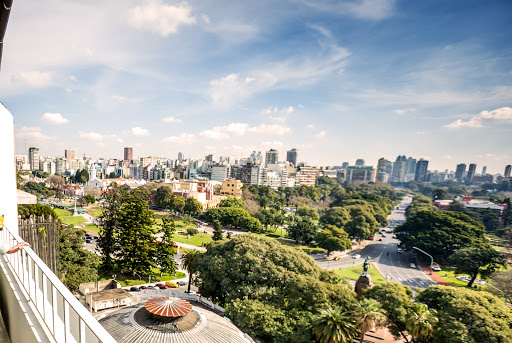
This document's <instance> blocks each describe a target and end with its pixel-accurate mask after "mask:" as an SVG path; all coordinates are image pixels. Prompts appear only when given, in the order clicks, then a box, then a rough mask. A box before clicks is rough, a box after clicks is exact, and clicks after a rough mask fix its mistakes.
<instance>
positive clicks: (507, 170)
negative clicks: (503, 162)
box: [503, 164, 512, 177]
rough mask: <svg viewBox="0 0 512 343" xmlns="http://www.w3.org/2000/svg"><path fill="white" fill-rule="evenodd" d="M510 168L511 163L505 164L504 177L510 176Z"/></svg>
mask: <svg viewBox="0 0 512 343" xmlns="http://www.w3.org/2000/svg"><path fill="white" fill-rule="evenodd" d="M511 169H512V165H510V164H509V165H507V166H505V173H504V174H503V176H504V177H510V171H511Z"/></svg>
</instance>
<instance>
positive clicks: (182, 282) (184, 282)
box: [177, 280, 187, 286]
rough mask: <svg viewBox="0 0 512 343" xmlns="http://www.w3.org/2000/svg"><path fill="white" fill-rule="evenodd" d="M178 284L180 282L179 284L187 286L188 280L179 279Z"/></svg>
mask: <svg viewBox="0 0 512 343" xmlns="http://www.w3.org/2000/svg"><path fill="white" fill-rule="evenodd" d="M177 284H178V285H180V286H186V285H187V282H186V281H183V280H181V281H178V282H177Z"/></svg>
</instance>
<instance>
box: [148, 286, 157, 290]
mask: <svg viewBox="0 0 512 343" xmlns="http://www.w3.org/2000/svg"><path fill="white" fill-rule="evenodd" d="M146 289H156V288H155V287H153V286H148V288H146Z"/></svg>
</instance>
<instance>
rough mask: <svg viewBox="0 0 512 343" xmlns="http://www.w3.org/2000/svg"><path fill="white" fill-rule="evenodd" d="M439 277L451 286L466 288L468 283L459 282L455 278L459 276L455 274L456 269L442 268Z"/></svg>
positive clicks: (438, 273)
mask: <svg viewBox="0 0 512 343" xmlns="http://www.w3.org/2000/svg"><path fill="white" fill-rule="evenodd" d="M436 273H437V275H439V276H440V277H442V278H443V279H444V280H446V281H447V282H449V283H450V285H452V286H455V287H466V286H467V285H468V284H467V282H464V281H460V280H457V279H456V278H455V277H456V276H457V275H458V274H455V268H453V267H441V271H439V272H436Z"/></svg>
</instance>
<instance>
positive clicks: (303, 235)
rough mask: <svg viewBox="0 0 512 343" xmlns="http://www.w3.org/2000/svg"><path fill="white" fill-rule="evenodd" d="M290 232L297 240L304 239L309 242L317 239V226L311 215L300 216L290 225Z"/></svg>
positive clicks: (303, 240)
mask: <svg viewBox="0 0 512 343" xmlns="http://www.w3.org/2000/svg"><path fill="white" fill-rule="evenodd" d="M288 234H289V235H290V237H291V238H293V239H295V240H296V241H297V242H299V241H302V242H304V243H306V244H309V243H310V242H311V241H312V240H313V239H315V236H316V234H317V226H316V224H315V223H313V221H312V220H311V219H310V218H309V217H304V218H300V219H298V220H297V221H296V222H295V223H293V224H292V225H291V226H290V227H288Z"/></svg>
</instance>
